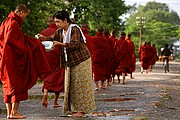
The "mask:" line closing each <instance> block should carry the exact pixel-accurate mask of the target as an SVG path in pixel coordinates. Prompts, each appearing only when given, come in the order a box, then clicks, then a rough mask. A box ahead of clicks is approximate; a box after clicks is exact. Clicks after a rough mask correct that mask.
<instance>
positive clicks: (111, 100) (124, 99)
mask: <svg viewBox="0 0 180 120" xmlns="http://www.w3.org/2000/svg"><path fill="white" fill-rule="evenodd" d="M127 100H136V98H106V99H97V100H96V101H109V102H113V101H127Z"/></svg>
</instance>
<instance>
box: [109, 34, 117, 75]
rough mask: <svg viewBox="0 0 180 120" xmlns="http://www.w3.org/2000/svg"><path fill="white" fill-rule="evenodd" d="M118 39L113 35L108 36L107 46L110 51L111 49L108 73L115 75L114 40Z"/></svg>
mask: <svg viewBox="0 0 180 120" xmlns="http://www.w3.org/2000/svg"><path fill="white" fill-rule="evenodd" d="M117 41H118V40H117V39H116V37H115V36H110V37H109V39H108V42H109V46H110V51H111V57H110V64H109V65H110V73H111V74H112V75H115V73H116V69H117V66H118V65H117V61H116V47H115V45H116V42H117Z"/></svg>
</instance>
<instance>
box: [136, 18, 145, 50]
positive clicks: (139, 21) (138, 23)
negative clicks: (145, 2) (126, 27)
mask: <svg viewBox="0 0 180 120" xmlns="http://www.w3.org/2000/svg"><path fill="white" fill-rule="evenodd" d="M144 20H145V17H142V16H140V17H136V24H137V25H139V27H140V31H139V47H140V46H141V44H142V27H143V23H145V22H144Z"/></svg>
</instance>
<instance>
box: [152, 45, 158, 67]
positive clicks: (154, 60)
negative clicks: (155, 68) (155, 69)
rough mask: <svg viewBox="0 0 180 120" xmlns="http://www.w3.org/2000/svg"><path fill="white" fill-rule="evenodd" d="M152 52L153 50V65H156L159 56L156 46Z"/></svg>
mask: <svg viewBox="0 0 180 120" xmlns="http://www.w3.org/2000/svg"><path fill="white" fill-rule="evenodd" d="M151 52H152V58H151V65H155V64H156V61H157V58H158V56H157V51H156V48H155V47H152V51H151Z"/></svg>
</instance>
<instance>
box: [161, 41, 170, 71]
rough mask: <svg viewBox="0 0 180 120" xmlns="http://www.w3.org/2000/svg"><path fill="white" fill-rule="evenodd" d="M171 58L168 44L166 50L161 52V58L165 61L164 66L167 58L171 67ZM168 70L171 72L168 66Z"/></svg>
mask: <svg viewBox="0 0 180 120" xmlns="http://www.w3.org/2000/svg"><path fill="white" fill-rule="evenodd" d="M170 56H171V50H170V49H169V48H168V44H165V47H164V49H163V50H162V52H161V57H162V60H163V65H164V59H165V58H167V63H168V65H169V59H170ZM167 70H168V72H169V66H168V69H167Z"/></svg>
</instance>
